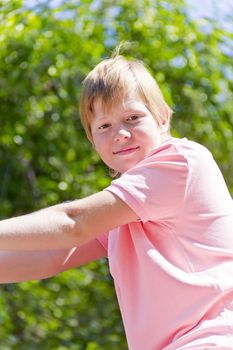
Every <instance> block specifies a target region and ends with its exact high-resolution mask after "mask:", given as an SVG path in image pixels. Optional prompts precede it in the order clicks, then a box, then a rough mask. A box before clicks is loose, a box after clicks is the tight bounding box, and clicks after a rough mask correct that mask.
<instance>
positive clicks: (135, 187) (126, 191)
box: [106, 144, 189, 222]
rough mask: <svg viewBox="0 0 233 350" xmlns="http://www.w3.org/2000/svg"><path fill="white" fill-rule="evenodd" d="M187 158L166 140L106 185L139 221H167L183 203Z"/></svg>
mask: <svg viewBox="0 0 233 350" xmlns="http://www.w3.org/2000/svg"><path fill="white" fill-rule="evenodd" d="M188 172H189V171H188V161H187V159H186V157H185V156H184V155H183V154H182V153H181V152H180V151H179V150H178V149H177V147H176V146H174V145H172V144H168V145H166V146H164V147H162V148H160V149H159V150H157V151H156V152H155V153H152V154H151V155H150V156H148V157H147V158H146V159H144V160H143V161H142V162H140V163H139V164H138V165H137V166H135V167H134V168H132V169H130V170H128V171H127V172H126V173H124V174H122V175H121V177H120V178H118V179H116V180H113V181H112V183H111V184H110V186H109V187H107V188H106V190H107V191H110V192H112V193H114V194H116V195H117V196H118V197H120V198H121V199H122V200H123V201H124V202H126V203H127V205H129V206H130V207H131V208H132V209H133V210H134V212H135V213H136V214H137V216H138V217H139V219H140V220H141V221H142V222H147V221H149V220H151V221H155V220H156V221H169V220H173V219H174V218H175V217H176V216H177V215H179V213H180V209H181V208H182V207H183V205H184V198H185V192H186V187H187V182H188Z"/></svg>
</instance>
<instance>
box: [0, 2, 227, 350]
mask: <svg viewBox="0 0 233 350" xmlns="http://www.w3.org/2000/svg"><path fill="white" fill-rule="evenodd" d="M35 3H37V5H34V6H33V7H29V6H27V1H25V3H24V4H23V2H22V1H20V0H14V1H7V0H6V1H0V47H1V50H0V126H1V127H0V160H1V161H0V173H1V186H0V198H1V208H0V214H1V218H4V217H7V216H11V215H15V214H20V213H25V212H28V211H31V210H35V209H37V208H41V207H44V206H47V205H52V204H54V203H57V202H59V201H64V200H69V199H74V198H78V197H82V196H85V195H88V194H90V193H92V192H94V191H98V190H100V189H102V188H104V187H105V186H106V185H107V184H108V183H109V181H110V179H109V177H108V174H107V171H106V168H105V167H104V166H103V165H102V164H101V163H100V161H99V159H98V157H97V155H96V154H95V153H94V151H93V150H92V148H91V147H90V145H89V143H88V142H87V141H86V138H85V135H84V132H83V130H82V128H81V125H80V121H79V118H78V107H77V106H78V97H79V94H80V88H81V82H82V80H83V78H84V77H85V75H86V74H87V72H88V71H89V70H90V69H91V68H92V67H94V65H95V64H97V63H98V62H99V61H100V60H101V59H103V58H104V57H106V56H107V55H110V54H111V52H112V51H113V50H114V47H115V45H116V44H118V43H119V42H120V41H122V40H124V41H129V42H131V43H132V44H131V45H130V47H129V48H128V50H126V54H127V55H128V56H130V57H137V58H139V59H143V60H144V61H145V62H146V64H147V65H148V67H150V69H151V71H152V73H153V75H154V76H155V77H156V79H157V81H158V83H159V84H160V86H161V88H162V90H163V92H164V94H165V96H166V99H167V101H168V102H169V103H170V105H171V106H172V108H173V109H174V111H175V114H174V118H173V123H172V130H173V134H174V135H178V136H186V137H189V138H190V139H194V140H197V141H199V142H201V143H203V144H204V145H206V146H207V147H208V148H209V149H210V150H211V151H212V152H213V154H214V156H215V158H216V159H217V161H218V163H219V165H220V167H221V169H222V170H223V173H224V175H225V178H226V181H227V184H228V186H229V188H230V190H231V193H233V179H232V176H231V174H232V172H233V137H232V136H233V135H232V132H233V127H232V126H233V115H232V107H233V103H232V101H233V99H232V90H233V89H232V85H233V68H232V55H233V47H232V36H233V34H232V31H230V30H228V31H227V30H224V29H223V28H221V27H220V26H219V24H218V23H216V22H215V21H213V20H212V21H210V20H206V19H203V20H201V21H199V22H195V21H193V20H191V19H190V17H189V15H188V12H187V8H186V6H185V3H184V1H183V0H177V1H161V0H157V1H156V0H140V1H137V2H135V1H131V0H130V1H123V0H118V1H116V2H115V1H112V2H111V1H106V0H99V1H91V0H86V1H78V0H73V1H69V2H68V1H67V2H61V5H60V6H56V7H53V6H52V2H51V1H48V2H47V3H45V2H39V1H38V2H35ZM230 20H231V21H232V18H229V23H230ZM210 176H211V174H210ZM16 268H17V267H16ZM0 334H1V349H2V350H8V349H22V347H23V349H25V350H27V349H30V350H31V349H45V350H46V349H49V350H51V349H56V350H65V349H76V350H77V349H86V350H100V349H112V350H114V349H126V343H125V338H124V333H123V329H122V324H121V320H120V316H119V312H118V306H117V304H116V300H115V295H114V291H113V286H112V281H111V278H110V277H109V274H108V272H107V267H106V264H105V263H104V261H100V262H96V263H92V264H90V265H88V266H86V267H83V268H80V269H79V270H73V271H68V272H65V273H63V274H61V275H59V276H57V277H54V278H52V279H49V280H46V281H41V282H25V283H21V284H18V285H6V286H2V287H1V293H0Z"/></svg>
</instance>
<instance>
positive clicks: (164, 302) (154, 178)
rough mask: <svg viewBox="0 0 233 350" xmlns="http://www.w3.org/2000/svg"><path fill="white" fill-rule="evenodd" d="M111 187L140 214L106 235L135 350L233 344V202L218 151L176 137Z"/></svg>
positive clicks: (211, 347) (106, 243)
mask: <svg viewBox="0 0 233 350" xmlns="http://www.w3.org/2000/svg"><path fill="white" fill-rule="evenodd" d="M106 190H108V191H111V192H112V193H114V194H116V195H117V196H119V197H120V198H121V199H122V200H123V201H125V202H126V203H127V204H128V205H129V206H130V207H131V208H132V209H133V210H134V211H135V213H136V214H137V215H138V218H139V219H138V221H136V222H132V223H130V224H128V225H124V226H123V227H120V228H116V229H114V230H112V231H110V232H109V234H108V235H103V236H101V237H99V238H98V239H99V240H100V242H101V243H102V244H103V245H104V246H105V247H106V249H107V251H108V257H109V265H110V271H111V274H112V276H113V278H114V283H115V288H116V293H117V297H118V301H119V306H120V309H121V313H122V318H123V322H124V326H125V331H126V336H127V340H128V345H129V349H130V350H157V349H158V350H160V349H166V350H178V349H180V350H181V349H182V350H184V349H192V350H194V349H195V350H197V349H202V350H206V349H213V348H214V349H233V205H232V198H231V197H230V195H229V192H228V190H227V187H226V184H225V182H224V179H223V177H222V175H221V172H220V170H219V168H218V167H217V165H216V163H215V161H214V160H213V157H212V155H211V153H210V152H209V151H208V150H207V149H206V148H204V147H203V146H201V145H199V144H197V143H195V142H192V141H188V140H187V139H175V138H171V139H169V140H167V141H166V142H164V143H163V144H162V145H161V146H160V147H158V148H156V149H154V151H153V152H151V154H150V155H149V156H148V157H147V158H146V159H144V160H143V161H141V162H140V163H139V164H138V165H137V166H136V167H134V168H132V169H130V170H129V171H127V172H126V173H124V174H123V175H122V176H121V177H120V178H119V179H116V180H113V181H112V183H111V185H110V186H109V187H108V188H107V189H106Z"/></svg>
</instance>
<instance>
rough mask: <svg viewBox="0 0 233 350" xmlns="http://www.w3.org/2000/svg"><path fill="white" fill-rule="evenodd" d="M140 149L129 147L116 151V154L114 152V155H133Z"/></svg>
mask: <svg viewBox="0 0 233 350" xmlns="http://www.w3.org/2000/svg"><path fill="white" fill-rule="evenodd" d="M138 149H139V146H136V147H127V148H123V149H120V150H118V151H115V152H112V153H113V154H114V155H115V154H119V155H124V154H130V153H133V152H134V151H136V150H138Z"/></svg>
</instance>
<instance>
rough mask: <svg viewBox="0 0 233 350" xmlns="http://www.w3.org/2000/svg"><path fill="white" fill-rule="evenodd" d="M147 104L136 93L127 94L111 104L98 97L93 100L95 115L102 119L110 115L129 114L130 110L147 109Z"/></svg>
mask: <svg viewBox="0 0 233 350" xmlns="http://www.w3.org/2000/svg"><path fill="white" fill-rule="evenodd" d="M145 110H146V106H145V104H144V102H143V101H142V99H140V98H139V97H137V96H135V95H130V96H126V97H125V98H122V99H118V100H116V101H114V102H113V103H111V104H107V103H104V101H103V99H102V98H100V97H98V98H95V99H94V101H93V106H92V111H93V117H94V118H95V119H96V118H97V119H102V118H105V117H106V116H109V115H113V116H114V115H121V114H127V113H128V112H130V111H145Z"/></svg>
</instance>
